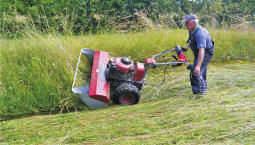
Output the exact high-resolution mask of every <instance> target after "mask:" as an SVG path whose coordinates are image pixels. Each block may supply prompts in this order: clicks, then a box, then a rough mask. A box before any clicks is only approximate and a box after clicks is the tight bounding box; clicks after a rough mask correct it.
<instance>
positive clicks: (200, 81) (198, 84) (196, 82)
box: [190, 54, 212, 94]
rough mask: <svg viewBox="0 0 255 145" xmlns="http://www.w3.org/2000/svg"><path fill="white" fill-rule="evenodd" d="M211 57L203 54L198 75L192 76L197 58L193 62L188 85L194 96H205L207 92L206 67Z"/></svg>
mask: <svg viewBox="0 0 255 145" xmlns="http://www.w3.org/2000/svg"><path fill="white" fill-rule="evenodd" d="M211 58H212V55H210V54H205V56H204V60H203V63H202V65H201V68H200V75H199V76H196V75H194V73H193V71H194V68H195V66H196V65H197V58H195V60H194V65H193V69H191V72H190V84H191V87H192V91H193V93H194V94H206V92H207V78H206V77H207V76H206V75H207V66H208V64H209V62H210V61H211Z"/></svg>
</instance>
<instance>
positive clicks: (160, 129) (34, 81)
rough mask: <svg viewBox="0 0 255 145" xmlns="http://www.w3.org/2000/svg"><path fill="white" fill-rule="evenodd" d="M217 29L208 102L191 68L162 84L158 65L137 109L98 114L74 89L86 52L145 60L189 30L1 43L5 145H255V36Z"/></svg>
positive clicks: (0, 134)
mask: <svg viewBox="0 0 255 145" xmlns="http://www.w3.org/2000/svg"><path fill="white" fill-rule="evenodd" d="M211 32H212V35H213V38H214V39H215V42H216V53H215V56H214V58H213V62H212V64H211V65H210V67H209V70H210V71H209V74H208V75H209V88H210V90H209V94H208V95H207V96H206V97H204V98H202V99H192V98H191V96H192V93H191V88H190V85H189V72H188V71H187V70H186V68H185V67H184V66H182V67H179V68H169V69H168V70H167V73H166V80H165V82H163V83H161V82H162V80H163V78H164V75H163V72H162V69H160V68H158V69H156V70H154V71H149V72H148V77H147V82H146V83H147V85H145V87H144V89H143V91H142V98H141V101H140V103H139V104H138V105H134V106H110V107H109V108H105V109H99V110H89V109H88V108H87V107H86V106H85V105H83V104H82V103H81V102H80V101H79V99H78V97H77V96H75V95H73V94H72V92H71V85H72V79H73V71H74V68H75V65H76V61H77V56H78V54H79V51H80V49H81V48H92V49H100V50H106V51H109V52H110V53H111V55H112V56H130V57H132V58H133V59H135V60H142V59H143V58H146V57H149V56H151V55H153V54H154V53H158V52H160V51H162V50H165V49H168V48H172V47H174V46H175V45H177V44H180V45H185V40H186V38H187V32H186V31H184V30H160V31H158V30H150V31H145V32H139V33H126V34H123V33H113V34H111V33H108V34H98V35H84V36H59V35H53V34H52V35H39V34H36V33H28V34H26V35H27V37H25V38H19V39H4V38H1V39H0V52H1V53H0V62H1V64H0V73H1V75H0V120H2V121H0V144H100V145H101V144H125V145H126V144H153V145H154V144H254V143H255V137H254V136H255V122H254V120H255V113H254V109H255V108H254V107H255V104H254V103H253V102H255V95H254V94H255V90H254V87H255V83H254V82H255V78H254V73H255V64H254V58H255V49H254V42H255V33H253V32H240V31H232V30H227V31H226V30H211ZM188 56H189V58H190V61H192V55H191V52H188ZM61 112H63V113H64V112H70V113H64V114H58V113H61ZM50 114H51V115H50Z"/></svg>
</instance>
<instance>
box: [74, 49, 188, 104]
mask: <svg viewBox="0 0 255 145" xmlns="http://www.w3.org/2000/svg"><path fill="white" fill-rule="evenodd" d="M185 50H186V49H185V48H181V47H180V46H176V47H175V48H173V49H168V50H165V51H163V52H161V53H159V54H155V55H153V56H152V57H150V58H146V59H144V62H143V63H142V62H134V61H133V60H131V59H129V58H128V57H110V55H109V53H108V52H105V51H98V50H91V49H87V48H84V49H81V52H80V55H79V58H78V62H77V65H76V69H75V73H74V81H73V85H72V91H73V93H75V94H78V95H79V96H80V99H81V100H82V102H84V103H85V104H86V105H87V106H88V107H90V108H101V107H105V106H107V105H108V104H110V103H111V102H112V103H113V104H121V105H133V104H137V103H138V102H139V100H140V90H141V89H142V88H143V86H144V83H145V77H146V73H147V70H148V69H151V68H156V67H159V66H179V65H182V64H187V63H188V62H187V58H186V56H185V55H184V53H183V52H184V51H185ZM172 52H176V54H177V56H175V55H172V57H173V58H174V60H172V61H169V59H167V60H168V61H166V60H163V61H162V57H164V58H166V57H167V54H171V53H172ZM81 56H85V58H86V59H84V60H83V61H81ZM168 58H169V56H168ZM85 61H87V63H88V66H86V67H85V68H84V70H87V75H85V74H84V73H83V77H84V76H85V78H86V77H87V78H88V79H87V82H86V83H85V82H83V85H82V86H81V87H75V84H76V80H77V72H78V70H79V64H80V62H85Z"/></svg>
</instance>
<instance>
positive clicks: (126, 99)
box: [112, 83, 140, 105]
mask: <svg viewBox="0 0 255 145" xmlns="http://www.w3.org/2000/svg"><path fill="white" fill-rule="evenodd" d="M139 100H140V94H139V90H138V88H137V87H136V86H134V85H132V84H129V83H123V84H121V85H120V86H118V87H117V88H116V90H115V91H114V94H113V97H112V102H113V103H114V104H120V105H134V104H137V103H138V102H139Z"/></svg>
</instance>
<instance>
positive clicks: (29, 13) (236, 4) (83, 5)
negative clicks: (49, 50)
mask: <svg viewBox="0 0 255 145" xmlns="http://www.w3.org/2000/svg"><path fill="white" fill-rule="evenodd" d="M188 13H196V14H197V15H199V16H200V18H201V22H202V23H203V24H208V25H211V26H213V27H221V26H229V25H230V24H242V23H245V22H248V23H250V22H253V21H254V14H255V2H254V1H252V0H238V1H234V0H139V1H135V0H107V1H101V0H71V1H70V0H26V1H23V0H9V1H7V0H0V34H2V35H4V36H10V37H15V36H20V35H23V33H24V32H27V31H31V30H33V31H38V32H43V33H47V32H58V33H65V34H70V33H75V34H82V33H88V32H93V33H94V32H101V31H114V30H118V29H123V28H122V27H123V26H122V25H124V24H125V25H127V27H125V28H124V29H131V28H132V29H135V30H139V29H142V28H139V27H137V26H136V25H139V20H137V17H140V16H141V15H139V14H142V16H144V17H146V18H148V19H150V20H152V22H153V23H155V24H160V25H163V26H164V25H166V26H167V27H175V28H176V27H182V24H181V20H182V16H183V15H184V14H188ZM119 25H120V26H119ZM132 25H134V26H133V27H134V28H133V27H132ZM119 27H121V28H119ZM143 29H144V28H143Z"/></svg>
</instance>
